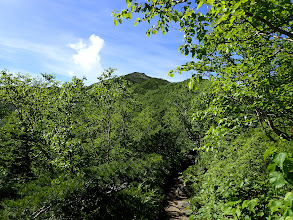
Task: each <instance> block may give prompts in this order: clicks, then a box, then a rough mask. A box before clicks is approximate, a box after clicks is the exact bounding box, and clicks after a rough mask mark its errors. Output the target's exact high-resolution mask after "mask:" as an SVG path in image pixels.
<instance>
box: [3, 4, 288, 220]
mask: <svg viewBox="0 0 293 220" xmlns="http://www.w3.org/2000/svg"><path fill="white" fill-rule="evenodd" d="M201 7H206V8H207V11H206V13H205V14H202V13H201V12H199V11H198V10H199V9H200V8H201ZM132 18H133V21H134V25H135V26H136V25H140V23H147V24H149V25H150V28H149V29H148V30H146V33H147V35H156V34H166V36H165V37H168V36H167V32H168V31H169V30H170V29H172V28H176V29H179V30H180V31H181V32H182V33H183V35H184V37H183V43H182V45H180V46H179V51H180V52H181V53H182V55H183V56H186V57H189V58H190V62H187V63H186V64H183V65H181V66H179V67H178V68H177V69H175V70H170V72H169V75H170V76H171V77H172V76H173V75H174V74H184V72H192V73H193V77H192V78H191V79H190V80H185V81H183V82H178V83H171V82H168V81H166V80H163V79H159V78H152V77H149V76H147V75H146V74H144V73H140V72H134V73H130V74H128V75H125V76H119V77H118V76H116V75H115V69H112V68H108V69H105V70H104V71H103V73H102V74H101V76H100V77H98V83H95V84H92V85H90V86H87V85H86V84H85V80H86V79H85V78H83V79H79V78H77V77H73V78H72V80H71V81H70V82H60V81H58V80H56V79H55V77H54V76H53V75H50V74H41V75H40V76H39V77H32V76H29V75H26V74H21V73H19V74H15V73H11V72H9V71H8V70H2V71H1V75H0V219H5V220H6V219H7V220H8V219H17V220H18V219H164V215H165V213H164V206H165V201H166V193H167V190H168V185H169V183H170V181H171V180H172V178H173V177H174V176H176V175H180V177H181V178H182V179H183V180H184V185H185V186H186V187H187V188H188V189H189V203H190V211H189V212H188V217H189V219H193V220H195V219H198V220H209V219H215V220H217V219H235V220H240V219H243V220H248V219H265V220H275V219H276V220H277V219H282V220H290V219H293V134H292V133H293V30H292V29H293V4H292V1H290V0H229V1H228V0H177V1H176V0H141V1H134V0H126V5H125V10H122V11H114V12H113V19H114V24H113V25H123V22H124V20H125V19H126V20H131V19H132ZM160 32H161V33H160ZM190 155H193V157H192V164H190V163H189V162H190V161H189V160H190V157H189V156H190Z"/></svg>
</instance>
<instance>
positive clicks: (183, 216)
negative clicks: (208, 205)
mask: <svg viewBox="0 0 293 220" xmlns="http://www.w3.org/2000/svg"><path fill="white" fill-rule="evenodd" d="M187 196H188V191H187V188H186V187H185V186H184V183H183V180H182V179H178V178H175V179H174V185H173V186H172V187H171V188H170V191H169V193H168V195H167V206H166V207H165V212H166V218H165V219H166V220H175V219H176V220H178V219H180V220H188V219H189V218H188V213H189V212H190V211H191V209H190V204H189V203H188V200H187V199H188V198H187Z"/></svg>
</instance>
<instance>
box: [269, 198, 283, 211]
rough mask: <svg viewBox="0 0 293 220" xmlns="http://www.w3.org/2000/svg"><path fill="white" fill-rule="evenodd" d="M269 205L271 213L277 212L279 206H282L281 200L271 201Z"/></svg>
mask: <svg viewBox="0 0 293 220" xmlns="http://www.w3.org/2000/svg"><path fill="white" fill-rule="evenodd" d="M269 207H270V210H271V213H274V212H278V211H279V208H280V207H282V202H280V201H271V202H270V203H269Z"/></svg>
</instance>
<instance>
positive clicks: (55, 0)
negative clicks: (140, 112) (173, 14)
mask: <svg viewBox="0 0 293 220" xmlns="http://www.w3.org/2000/svg"><path fill="white" fill-rule="evenodd" d="M125 7H126V3H125V1H124V0H110V1H102V0H41V1H40V0H0V8H1V13H0V30H1V31H0V33H1V34H0V69H1V70H3V69H4V68H6V69H7V70H9V71H10V72H14V73H16V72H22V73H28V74H31V75H39V74H40V73H48V74H54V75H56V78H57V79H58V80H61V81H68V80H70V79H71V77H72V76H77V77H83V76H85V77H86V78H87V79H88V81H87V84H91V83H94V82H96V78H97V77H98V76H99V75H100V74H101V72H102V71H103V69H106V68H109V67H112V68H116V69H117V71H116V74H117V75H125V74H128V73H131V72H135V71H136V72H144V73H146V74H147V75H149V76H152V77H158V78H164V79H167V80H169V81H173V82H174V81H182V80H184V79H186V78H190V76H191V75H190V74H187V73H186V74H184V75H182V76H180V75H179V74H176V75H175V77H173V78H171V77H167V75H168V71H169V70H171V69H175V68H176V67H177V66H179V65H180V64H184V63H185V62H186V61H188V58H185V57H184V56H182V55H181V54H180V52H178V46H179V45H180V44H181V43H182V39H183V34H182V33H181V32H179V31H177V30H172V29H171V30H170V32H169V33H167V34H166V35H162V34H157V35H151V36H150V37H147V36H146V34H145V33H146V30H147V27H148V26H147V25H146V24H138V25H137V26H136V27H134V25H133V23H134V20H131V21H126V20H124V22H123V24H122V25H118V26H116V27H115V26H114V23H113V17H112V16H111V13H112V11H113V10H114V9H116V10H122V9H124V8H125ZM189 59H190V58H189Z"/></svg>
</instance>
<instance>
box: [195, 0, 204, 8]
mask: <svg viewBox="0 0 293 220" xmlns="http://www.w3.org/2000/svg"><path fill="white" fill-rule="evenodd" d="M202 4H203V1H200V2H199V4H198V6H197V8H196V10H198V9H199V8H200V7H201V6H202Z"/></svg>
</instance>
